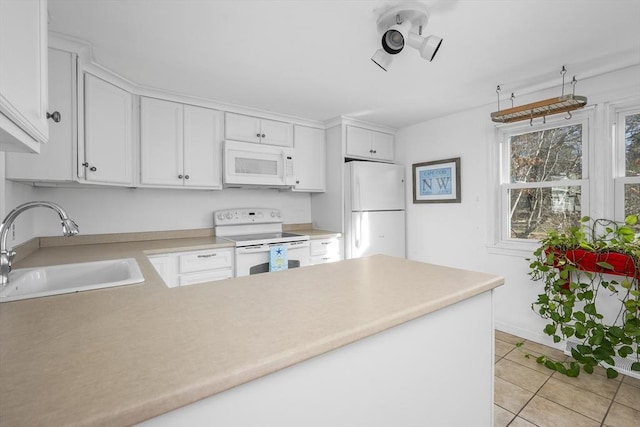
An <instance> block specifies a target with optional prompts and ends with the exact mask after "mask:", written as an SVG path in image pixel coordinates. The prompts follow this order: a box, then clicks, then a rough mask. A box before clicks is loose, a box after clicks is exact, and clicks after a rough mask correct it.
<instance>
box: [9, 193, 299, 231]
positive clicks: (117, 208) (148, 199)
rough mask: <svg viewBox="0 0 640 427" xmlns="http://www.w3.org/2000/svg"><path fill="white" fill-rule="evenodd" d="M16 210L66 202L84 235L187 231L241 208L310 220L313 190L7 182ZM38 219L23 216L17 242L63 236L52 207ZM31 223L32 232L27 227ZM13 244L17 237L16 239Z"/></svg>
mask: <svg viewBox="0 0 640 427" xmlns="http://www.w3.org/2000/svg"><path fill="white" fill-rule="evenodd" d="M6 186H7V188H8V189H10V191H7V194H6V199H5V200H6V204H7V206H8V208H9V210H10V209H13V208H14V207H15V206H16V205H18V204H20V203H23V202H25V201H28V200H47V201H52V202H55V203H58V204H60V205H61V206H62V207H63V208H64V209H65V210H66V211H67V213H68V214H69V216H70V217H71V218H72V219H73V220H74V221H75V222H76V223H77V224H78V225H79V227H80V233H81V234H104V233H125V232H136V231H158V230H183V229H196V228H207V227H213V215H212V212H213V211H215V210H218V209H227V208H237V207H267V208H279V209H282V211H283V214H284V222H285V223H296V224H297V223H310V222H311V214H310V210H311V209H310V198H309V194H308V193H293V192H291V191H279V190H272V189H260V190H255V189H225V190H222V191H195V190H160V189H129V188H99V187H94V188H89V187H87V188H33V187H30V186H28V185H25V184H19V183H14V182H11V181H6ZM32 215H35V216H34V218H35V219H34V220H29V218H28V215H27V214H26V213H25V218H22V217H20V218H18V220H17V221H16V237H19V239H18V238H17V239H16V242H15V243H20V242H22V241H24V240H27V239H29V238H31V237H34V236H57V235H61V228H60V220H59V219H58V217H57V215H55V214H54V213H53V212H51V211H49V210H48V209H34V210H33V214H32ZM24 228H27V230H26V231H23V230H24ZM10 243H11V242H10Z"/></svg>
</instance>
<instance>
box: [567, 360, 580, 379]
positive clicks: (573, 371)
mask: <svg viewBox="0 0 640 427" xmlns="http://www.w3.org/2000/svg"><path fill="white" fill-rule="evenodd" d="M579 374H580V365H578V364H577V363H576V362H571V363H570V364H569V369H568V370H567V376H568V377H571V378H575V377H577V376H578V375H579Z"/></svg>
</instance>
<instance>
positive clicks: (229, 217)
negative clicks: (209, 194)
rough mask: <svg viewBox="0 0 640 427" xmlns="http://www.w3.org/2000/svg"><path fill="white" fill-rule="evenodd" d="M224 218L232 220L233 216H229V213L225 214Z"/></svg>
mask: <svg viewBox="0 0 640 427" xmlns="http://www.w3.org/2000/svg"><path fill="white" fill-rule="evenodd" d="M225 216H226V217H227V219H231V218H233V215H232V214H231V212H227V214H226V215H225Z"/></svg>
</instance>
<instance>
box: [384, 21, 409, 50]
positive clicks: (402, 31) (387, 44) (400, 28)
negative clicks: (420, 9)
mask: <svg viewBox="0 0 640 427" xmlns="http://www.w3.org/2000/svg"><path fill="white" fill-rule="evenodd" d="M409 30H411V21H404V22H403V23H401V24H395V25H392V26H391V27H390V28H389V29H388V30H387V31H385V32H384V34H382V48H383V49H384V50H385V52H387V53H389V54H391V55H395V54H397V53H400V52H401V51H402V49H403V48H404V43H405V41H406V40H407V38H408V35H409Z"/></svg>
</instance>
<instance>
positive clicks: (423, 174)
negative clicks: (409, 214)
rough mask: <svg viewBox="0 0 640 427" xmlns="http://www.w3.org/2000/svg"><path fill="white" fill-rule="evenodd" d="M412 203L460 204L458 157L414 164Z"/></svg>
mask: <svg viewBox="0 0 640 427" xmlns="http://www.w3.org/2000/svg"><path fill="white" fill-rule="evenodd" d="M413 203H460V157H456V158H453V159H445V160H436V161H433V162H424V163H414V164H413Z"/></svg>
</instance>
